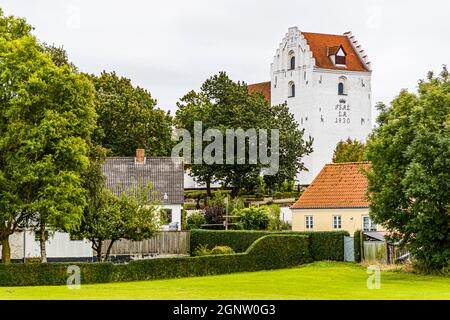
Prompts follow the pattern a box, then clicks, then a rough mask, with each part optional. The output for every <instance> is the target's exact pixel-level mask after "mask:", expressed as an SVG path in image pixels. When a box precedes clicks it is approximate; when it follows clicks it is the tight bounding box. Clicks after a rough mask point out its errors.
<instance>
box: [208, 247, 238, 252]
mask: <svg viewBox="0 0 450 320" xmlns="http://www.w3.org/2000/svg"><path fill="white" fill-rule="evenodd" d="M232 253H234V250H233V249H231V248H230V247H229V246H215V247H214V248H212V249H211V254H232Z"/></svg>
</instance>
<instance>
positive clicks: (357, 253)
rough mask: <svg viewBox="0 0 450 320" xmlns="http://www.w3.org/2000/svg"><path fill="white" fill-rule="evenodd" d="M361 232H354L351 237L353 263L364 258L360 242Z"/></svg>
mask: <svg viewBox="0 0 450 320" xmlns="http://www.w3.org/2000/svg"><path fill="white" fill-rule="evenodd" d="M362 236H363V234H362V231H361V230H356V231H355V233H354V235H353V247H354V252H355V262H361V261H362V260H363V259H364V257H363V255H364V251H363V245H362V244H363V242H362Z"/></svg>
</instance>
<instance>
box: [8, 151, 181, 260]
mask: <svg viewBox="0 0 450 320" xmlns="http://www.w3.org/2000/svg"><path fill="white" fill-rule="evenodd" d="M183 166H184V165H183V159H182V158H169V157H167V158H156V157H145V151H144V150H143V149H138V150H137V151H136V157H108V158H106V159H105V163H104V165H103V174H104V175H105V176H106V184H107V187H108V188H110V189H111V190H112V191H113V192H119V190H130V189H133V190H136V189H137V188H136V187H137V186H138V184H142V185H147V184H151V185H152V186H153V189H152V193H151V194H149V197H150V198H152V199H157V200H158V202H159V206H160V207H161V208H164V209H165V213H166V218H167V223H165V224H163V226H162V229H163V230H180V229H181V209H182V206H183V202H184V188H183V175H184V169H183ZM10 246H11V259H12V260H22V259H23V258H24V257H25V258H35V257H40V248H39V240H38V239H37V238H36V235H35V233H34V232H33V231H26V232H22V231H21V232H16V233H14V234H13V235H11V236H10ZM46 251H47V260H48V261H73V260H76V261H90V260H92V257H93V250H92V243H91V242H90V241H88V240H86V239H84V240H80V241H79V240H73V239H70V235H69V234H68V233H62V232H49V239H48V240H47V242H46ZM0 257H1V250H0Z"/></svg>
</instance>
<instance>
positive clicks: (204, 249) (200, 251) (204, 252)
mask: <svg viewBox="0 0 450 320" xmlns="http://www.w3.org/2000/svg"><path fill="white" fill-rule="evenodd" d="M210 254H211V250H209V249H208V245H207V244H201V245H199V246H198V247H197V248H196V249H195V250H194V253H193V256H196V257H197V256H209V255H210Z"/></svg>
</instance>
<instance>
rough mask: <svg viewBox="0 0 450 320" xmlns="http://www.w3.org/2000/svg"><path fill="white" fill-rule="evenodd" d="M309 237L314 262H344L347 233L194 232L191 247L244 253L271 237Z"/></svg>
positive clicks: (192, 232)
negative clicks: (223, 248) (263, 238)
mask: <svg viewBox="0 0 450 320" xmlns="http://www.w3.org/2000/svg"><path fill="white" fill-rule="evenodd" d="M270 234H282V235H307V236H308V237H309V239H310V250H311V255H312V257H313V259H314V260H336V261H343V260H344V235H346V236H348V235H349V234H348V232H347V231H323V232H300V231H290V232H286V231H253V230H242V231H241V230H226V231H225V230H192V231H191V237H190V247H191V248H197V246H199V245H200V244H206V245H208V247H210V248H213V247H215V246H219V245H224V246H229V247H230V248H232V249H233V250H234V251H235V252H244V251H245V250H247V248H248V247H249V246H250V245H251V244H252V243H253V242H254V241H255V240H257V239H258V238H260V237H263V236H266V235H270Z"/></svg>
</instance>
